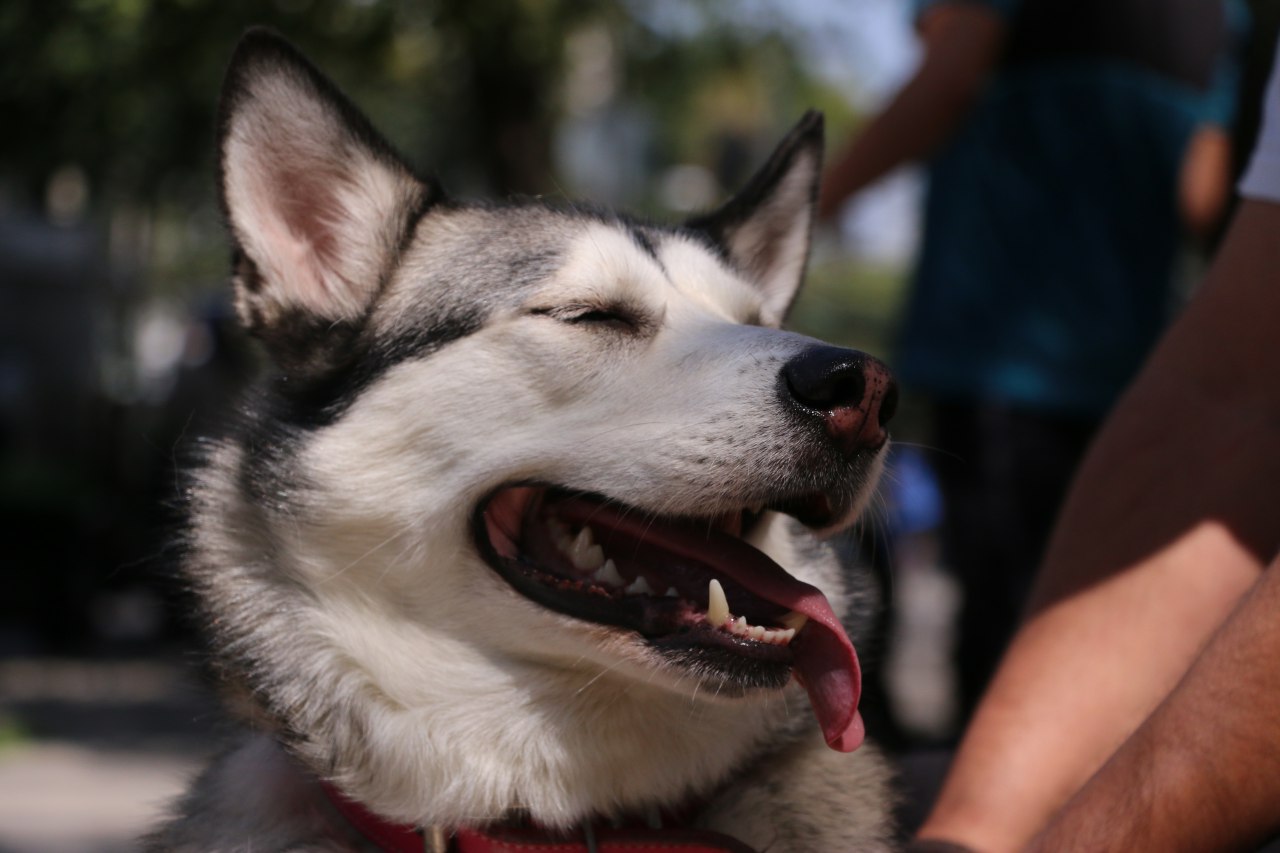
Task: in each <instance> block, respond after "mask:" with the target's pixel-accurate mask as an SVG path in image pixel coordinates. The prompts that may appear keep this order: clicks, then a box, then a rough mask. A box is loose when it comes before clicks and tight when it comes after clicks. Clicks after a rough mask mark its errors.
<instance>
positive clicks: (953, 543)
mask: <svg viewBox="0 0 1280 853" xmlns="http://www.w3.org/2000/svg"><path fill="white" fill-rule="evenodd" d="M934 417H935V426H936V430H937V433H936V436H935V443H936V445H937V446H938V448H939V449H940V450H941V451H942V452H941V453H940V454H937V455H936V456H934V461H935V462H936V468H937V475H938V480H939V485H940V487H941V489H942V494H943V499H944V502H945V514H944V520H943V526H942V560H943V563H944V564H945V565H946V566H947V567H948V568H949V569H950V570H951V571H952V572H953V573H954V575H955V577H956V579H957V580H958V581H959V584H960V587H961V590H962V593H963V603H962V605H961V613H960V620H959V625H958V636H957V644H956V650H955V661H956V670H957V675H958V679H959V691H960V712H961V720H960V721H961V722H962V723H963V722H967V721H968V719H969V716H970V715H971V714H972V712H973V709H974V706H975V705H976V704H977V701H978V699H979V698H981V696H982V692H983V690H984V689H985V688H986V685H987V682H988V681H989V680H990V678H991V676H992V674H993V673H994V671H995V668H996V665H997V664H998V663H999V661H1000V657H1001V655H1002V654H1003V653H1004V649H1005V646H1006V645H1008V642H1009V639H1010V638H1011V636H1012V635H1013V632H1014V629H1015V628H1016V627H1017V624H1018V621H1019V619H1020V617H1021V615H1022V610H1023V607H1024V606H1025V604H1026V600H1027V595H1028V593H1029V591H1030V587H1031V583H1032V580H1033V579H1034V577H1035V572H1036V570H1037V568H1038V567H1039V564H1040V559H1041V557H1042V556H1043V552H1044V548H1045V544H1046V542H1047V540H1048V537H1049V534H1050V532H1051V530H1052V527H1053V523H1054V519H1055V517H1056V516H1057V513H1058V508H1059V506H1060V504H1061V503H1062V498H1063V496H1064V494H1065V492H1066V489H1067V487H1068V486H1069V485H1070V482H1071V478H1072V476H1073V474H1074V472H1075V470H1076V467H1077V465H1078V464H1079V462H1080V458H1081V457H1082V456H1083V455H1084V451H1085V449H1086V448H1087V446H1088V443H1089V440H1090V438H1091V437H1092V435H1093V433H1094V431H1095V430H1096V428H1097V426H1098V421H1097V420H1096V419H1081V418H1078V417H1064V416H1060V415H1054V414H1046V413H1042V412H1036V411H1032V410H1028V409H1019V408H1015V407H1011V406H1006V405H999V404H992V403H968V402H957V401H947V402H940V403H939V404H937V405H936V407H935V413H934Z"/></svg>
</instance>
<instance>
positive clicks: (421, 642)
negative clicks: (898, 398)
mask: <svg viewBox="0 0 1280 853" xmlns="http://www.w3.org/2000/svg"><path fill="white" fill-rule="evenodd" d="M219 133H220V141H219V144H220V183H221V200H222V205H223V210H224V213H225V216H226V220H227V222H228V224H229V228H230V231H231V234H232V237H233V240H234V244H235V255H234V286H235V300H236V308H237V311H238V314H239V316H240V318H241V320H242V322H243V324H244V326H245V327H246V328H247V329H248V331H249V332H250V333H252V334H253V335H254V336H256V337H257V338H258V339H259V340H260V341H261V342H262V344H263V345H264V346H265V349H266V350H267V352H268V354H269V356H270V357H271V359H272V362H273V364H274V367H275V373H274V375H273V376H271V377H269V378H268V379H267V380H265V381H264V382H263V383H262V384H261V385H260V386H259V387H258V388H257V390H256V392H255V394H254V395H253V397H252V400H251V402H250V404H249V405H247V406H246V407H245V410H244V417H243V419H242V422H241V423H239V425H238V428H237V429H236V430H234V431H233V434H232V435H231V436H230V437H228V438H226V439H223V440H221V441H219V442H217V443H216V444H214V445H212V446H211V447H210V448H209V449H208V453H207V458H206V459H205V460H204V463H203V465H202V467H201V469H200V470H199V471H198V472H197V474H196V476H195V478H194V479H193V484H192V487H191V489H190V490H189V493H188V495H187V500H188V501H189V504H190V506H189V509H190V519H191V521H190V529H189V536H188V540H189V541H188V546H189V555H188V558H187V564H186V569H185V571H186V575H187V578H188V580H189V581H190V583H191V586H192V587H193V589H194V591H195V594H196V596H197V599H198V601H199V605H200V611H201V616H202V619H203V622H204V624H205V626H206V628H207V631H208V635H209V640H210V644H211V647H212V657H213V662H214V666H215V669H216V671H217V673H218V674H219V676H220V677H221V679H222V680H223V681H225V683H226V686H227V688H228V690H229V692H230V695H231V698H232V700H233V701H232V706H233V708H235V709H236V710H237V711H238V712H239V714H240V716H241V717H242V718H243V721H244V724H245V729H246V733H245V734H244V735H243V736H242V737H241V739H240V740H239V741H238V742H237V743H236V744H235V745H234V746H233V747H232V748H231V749H230V750H229V751H228V752H226V753H225V754H224V755H222V756H221V757H220V758H219V759H217V760H216V761H215V762H214V763H213V764H212V765H211V766H210V767H209V768H208V769H207V770H206V771H205V772H204V773H203V774H202V775H201V776H200V778H199V779H198V780H196V781H195V783H194V784H193V786H192V788H191V790H190V791H189V792H188V794H187V795H186V796H185V798H184V799H183V801H182V802H181V803H180V804H179V806H178V814H177V816H176V817H174V818H173V819H172V820H171V821H169V822H168V823H167V824H165V825H164V826H162V827H161V828H159V829H158V830H157V831H156V832H155V833H154V834H153V835H152V836H151V837H150V838H149V839H148V843H149V844H150V846H151V849H155V850H184V851H230V850H244V851H248V850H253V851H282V850H326V851H334V850H364V849H377V848H378V846H381V848H383V849H402V847H401V846H398V845H399V844H400V843H399V841H397V840H396V839H397V838H409V839H411V841H410V842H409V846H416V849H419V850H421V849H424V845H425V849H429V850H430V849H437V850H455V849H456V850H467V851H470V850H530V851H531V850H556V851H570V850H579V849H581V850H599V851H602V853H603V851H614V850H616V851H621V850H641V849H643V850H672V851H675V850H690V851H692V850H734V851H742V850H753V849H754V850H759V851H764V850H768V851H771V853H785V852H786V851H822V853H833V851H846V850H849V851H852V850H881V849H885V847H886V846H887V845H888V844H889V839H890V837H891V833H890V827H889V819H888V812H889V797H888V794H887V786H886V778H887V770H886V765H885V762H884V761H883V759H882V758H880V757H879V756H878V755H876V754H875V752H874V751H873V750H872V749H871V748H863V749H861V750H859V751H857V752H855V753H853V754H847V753H849V752H851V751H852V750H854V749H855V748H856V747H858V746H859V744H860V742H861V740H862V736H863V732H862V723H861V718H860V717H859V715H858V712H857V702H858V694H859V685H860V675H859V669H858V661H857V657H856V655H855V653H854V648H853V644H852V642H851V640H850V635H849V634H848V633H846V629H845V628H844V627H842V620H844V622H845V623H847V624H849V625H850V626H851V627H850V629H849V631H850V632H851V633H852V635H853V637H854V638H855V639H857V638H859V637H860V636H861V632H860V631H859V628H862V629H863V630H864V631H865V627H866V625H867V624H868V622H869V619H870V615H869V614H870V609H871V608H872V606H873V601H872V599H873V595H872V593H871V590H870V585H869V584H868V581H867V578H866V576H865V575H863V574H860V573H858V572H857V571H854V570H851V569H847V568H843V567H842V564H841V562H840V561H839V560H838V559H837V551H838V549H837V548H836V547H834V546H833V545H832V544H830V543H829V542H828V541H825V540H824V539H820V538H818V537H816V536H815V535H814V533H815V532H817V533H821V534H824V535H826V534H831V533H835V532H837V531H840V530H841V529H843V528H845V527H847V526H848V525H849V524H850V523H852V521H853V520H854V519H855V517H856V516H857V515H858V514H859V512H860V511H861V510H862V509H863V508H864V507H865V506H866V505H867V503H868V500H869V497H870V494H871V491H872V489H873V487H874V484H875V481H876V479H877V477H878V475H879V472H880V468H881V465H882V460H883V456H884V453H885V448H886V445H887V440H888V437H887V433H886V430H885V422H886V421H887V420H888V418H889V417H890V415H891V413H892V409H893V406H894V399H895V391H894V388H893V382H892V379H891V378H890V376H889V373H888V371H887V370H886V369H885V368H884V367H883V365H881V364H880V363H879V362H878V361H876V360H874V359H872V358H870V357H869V356H866V355H864V354H862V353H859V352H856V351H852V350H847V349H841V348H837V347H833V346H829V345H826V344H823V343H820V342H818V341H815V340H813V339H810V338H807V337H803V336H801V335H797V334H793V333H789V332H785V331H781V330H780V329H779V328H778V327H779V325H780V324H781V322H782V320H783V318H784V317H785V315H786V313H787V310H788V307H789V306H790V304H791V302H792V300H793V298H794V296H795V294H796V290H797V288H798V287H799V285H800V281H801V278H802V276H803V272H804V266H805V263H806V257H807V253H808V245H809V235H810V228H811V222H812V217H813V213H812V208H813V204H814V200H815V196H816V192H817V182H818V178H819V174H820V169H821V154H822V119H821V116H820V115H818V114H816V113H811V114H809V115H806V116H805V117H804V118H803V119H802V120H801V121H800V123H799V124H798V125H797V127H796V128H795V129H794V130H793V131H792V132H791V134H790V135H789V136H787V137H786V139H785V140H784V141H783V142H782V143H781V145H780V147H779V148H778V149H777V151H776V152H775V153H774V154H773V156H772V158H771V159H770V160H769V161H768V163H767V164H766V165H765V166H764V167H763V169H762V170H761V171H760V172H759V173H758V174H757V175H756V176H755V177H754V178H753V179H752V181H751V182H750V183H749V185H748V186H747V187H746V189H745V190H744V191H742V192H741V193H740V194H739V195H738V196H737V197H735V198H734V199H732V200H731V201H729V202H728V203H727V204H725V205H724V206H723V207H722V208H720V209H719V210H717V211H715V212H712V213H710V214H708V215H704V216H700V217H698V218H695V219H693V220H691V221H688V222H685V223H683V224H681V225H678V226H662V225H655V224H650V223H646V222H641V221H639V220H636V219H631V218H627V217H624V216H620V215H617V214H613V213H609V212H602V211H599V210H587V209H582V208H578V207H573V208H569V209H556V208H555V207H553V206H551V205H548V204H545V203H542V202H539V201H527V202H517V203H512V204H509V205H505V206H490V205H477V204H464V203H460V202H457V201H454V200H452V199H451V198H449V197H448V196H446V195H445V194H444V193H443V192H442V191H441V189H440V187H439V186H438V185H437V184H436V183H434V182H433V181H429V180H424V179H422V178H419V177H417V176H415V174H414V173H413V172H412V171H411V170H410V168H409V167H407V166H406V165H405V164H404V162H403V161H402V160H401V159H400V158H399V157H398V156H397V155H396V154H395V153H394V152H393V151H392V149H391V147H390V146H389V145H388V144H387V143H386V142H385V141H383V139H382V138H381V137H380V136H378V135H377V133H376V132H375V131H374V130H373V128H372V127H371V126H370V124H369V122H368V121H367V120H366V119H365V118H364V117H363V116H362V115H361V114H360V113H359V112H357V111H356V109H355V108H354V107H353V106H352V105H351V104H350V103H349V102H348V101H347V100H346V99H345V98H344V97H343V96H342V95H341V94H340V93H339V92H338V90H337V89H336V88H335V87H334V85H333V84H332V83H330V82H329V81H328V80H327V79H326V78H324V77H323V76H321V75H320V73H319V72H317V71H316V70H315V69H314V68H313V67H312V66H311V65H310V64H309V63H308V62H307V61H306V60H305V59H304V58H302V57H301V56H300V55H299V54H298V53H297V52H296V51H295V50H294V49H293V48H292V47H290V46H289V45H288V44H287V43H285V42H283V41H282V40H281V39H279V38H278V37H276V36H274V35H272V34H271V33H269V32H264V31H251V32H250V33H249V34H248V35H247V36H246V37H245V38H244V40H243V41H242V43H241V44H240V46H239V47H238V49H237V51H236V53H235V56H234V59H233V60H232V63H231V66H230V69H229V71H228V74H227V79H226V83H225V88H224V91H223V95H222V101H221V112H220V131H219ZM659 823H661V824H662V825H663V828H662V829H651V828H650V827H652V826H656V825H658V824H659ZM520 833H525V834H524V835H521V834H520ZM645 833H653V834H652V835H651V836H646V835H645ZM533 836H537V837H539V838H542V839H543V840H542V841H530V840H529V838H531V837H533ZM388 839H389V840H388ZM413 839H416V841H414V840H413ZM513 839H514V840H513ZM637 839H639V840H637ZM645 839H648V840H645ZM485 845H488V846H485ZM504 845H506V846H504ZM578 845H581V846H578ZM403 849H408V848H407V847H404V848H403Z"/></svg>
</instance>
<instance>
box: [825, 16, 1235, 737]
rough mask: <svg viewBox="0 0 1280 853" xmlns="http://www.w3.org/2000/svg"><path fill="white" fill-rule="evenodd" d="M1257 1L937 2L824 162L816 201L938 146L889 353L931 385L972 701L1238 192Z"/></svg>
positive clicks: (832, 201)
mask: <svg viewBox="0 0 1280 853" xmlns="http://www.w3.org/2000/svg"><path fill="white" fill-rule="evenodd" d="M1245 19H1246V15H1245V12H1244V8H1243V6H1241V5H1237V4H1234V3H1230V2H1217V0H925V1H924V2H921V3H918V4H917V25H918V29H919V32H920V35H921V39H922V41H923V44H924V55H923V58H922V61H921V64H920V67H919V68H918V70H917V71H916V73H915V75H914V76H913V77H912V78H911V79H910V80H909V81H908V82H907V83H906V84H905V86H904V87H903V88H902V90H901V91H900V92H899V93H898V94H897V96H896V97H895V98H893V99H892V100H891V102H890V103H889V105H888V106H887V107H886V108H885V109H884V111H883V112H882V113H881V114H879V115H878V116H876V117H875V118H874V119H873V120H872V121H871V122H870V123H869V124H868V125H867V126H866V128H865V129H864V130H863V131H862V132H861V133H860V134H859V135H858V136H857V137H856V138H855V139H854V140H853V141H852V142H851V144H850V145H849V146H848V147H847V148H846V149H845V150H844V152H843V154H842V156H840V157H838V158H837V159H836V161H835V163H834V165H833V166H832V168H831V169H830V170H829V173H828V176H827V179H826V181H825V184H824V188H823V197H822V200H821V204H820V213H821V214H822V215H824V216H826V217H830V216H833V215H834V214H835V213H836V212H837V211H838V210H839V207H840V205H841V203H842V202H843V201H844V200H845V199H847V198H848V197H849V196H850V195H851V194H852V193H854V192H856V191H858V190H859V189H861V188H862V187H863V186H865V185H866V184H868V183H870V182H871V181H873V180H874V179H875V178H877V177H879V176H880V175H882V174H883V173H884V172H886V171H888V170H889V169H891V168H893V167H894V166H896V165H898V164H900V163H902V162H904V161H907V160H912V159H920V160H927V161H928V164H929V188H928V193H927V198H926V202H925V209H924V222H923V233H922V241H921V247H920V251H919V257H918V259H917V262H916V266H915V270H914V274H913V277H912V285H911V292H910V296H909V299H908V301H907V305H906V309H905V312H904V316H903V320H902V328H901V332H900V338H899V342H898V347H897V352H896V354H895V357H894V362H893V366H894V369H895V371H896V372H897V373H898V376H899V379H900V380H901V382H902V385H903V387H904V388H905V389H907V390H910V391H915V392H918V393H921V394H924V395H927V397H928V398H929V399H930V401H931V404H932V405H931V409H932V411H933V415H934V435H933V437H932V439H931V442H930V443H931V444H932V445H934V446H935V447H936V448H937V449H938V450H939V453H937V454H935V455H934V457H933V462H934V464H935V468H936V469H937V473H938V477H939V480H940V483H941V486H942V489H943V493H944V497H945V505H946V513H945V521H944V525H943V559H944V561H945V563H946V564H947V565H948V567H949V568H950V569H952V570H953V571H954V572H955V574H956V576H957V578H958V580H959V581H960V583H961V587H962V592H963V595H964V603H963V605H962V613H961V617H960V626H959V632H958V648H957V652H956V663H957V668H958V673H959V678H960V693H961V697H960V700H961V710H962V717H963V716H967V714H968V712H969V711H970V710H971V709H972V707H973V705H974V704H975V703H976V701H977V699H978V698H979V696H980V695H981V692H982V690H983V688H984V686H985V684H986V682H987V680H988V678H989V676H990V673H991V672H992V671H993V670H994V667H995V665H996V663H997V661H998V659H999V656H1000V654H1001V653H1002V651H1003V649H1004V646H1005V645H1006V643H1007V641H1008V638H1009V637H1010V636H1011V634H1012V632H1013V629H1014V627H1015V625H1016V623H1017V620H1018V617H1019V614H1020V611H1021V609H1022V607H1023V603H1024V601H1025V597H1026V594H1027V591H1028V589H1029V586H1030V582H1031V578H1032V575H1033V572H1034V569H1035V567H1036V565H1037V564H1038V562H1039V559H1040V555H1041V552H1042V551H1043V548H1044V543H1045V540H1046V539H1047V537H1048V533H1049V530H1050V528H1051V525H1052V522H1053V519H1054V517H1055V515H1056V512H1057V509H1058V506H1059V504H1060V502H1061V498H1062V494H1063V492H1064V491H1065V488H1066V485H1067V483H1068V482H1069V480H1070V477H1071V475H1072V473H1073V471H1074V470H1075V468H1076V466H1077V464H1078V462H1079V459H1080V457H1081V455H1082V454H1083V452H1084V449H1085V448H1086V446H1087V445H1088V442H1089V440H1090V438H1091V436H1092V434H1093V432H1094V430H1095V428H1096V427H1097V425H1098V424H1099V422H1100V421H1101V419H1102V417H1103V415H1104V414H1105V413H1106V412H1107V411H1108V410H1109V408H1110V407H1111V405H1112V404H1113V403H1114V402H1115V400H1116V399H1117V397H1118V396H1119V395H1120V393H1121V392H1122V391H1123V389H1124V388H1125V386H1126V385H1127V384H1128V382H1129V381H1130V379H1131V378H1132V377H1133V376H1134V374H1135V373H1136V371H1137V369H1138V367H1139V365H1140V364H1141V363H1142V361H1143V359H1144V357H1145V356H1146V355H1147V353H1148V352H1149V351H1150V349H1151V347H1152V345H1153V344H1154V343H1155V341H1156V340H1157V338H1158V337H1159V335H1160V333H1161V331H1162V330H1163V329H1164V327H1165V325H1166V322H1167V321H1168V319H1170V317H1171V309H1172V308H1173V305H1174V300H1173V293H1172V289H1171V287H1170V284H1171V280H1172V278H1173V271H1174V264H1175V260H1176V258H1177V255H1178V249H1179V246H1180V245H1181V242H1182V240H1183V238H1184V236H1185V235H1186V233H1187V231H1188V230H1189V231H1191V232H1192V233H1197V232H1200V233H1207V232H1209V231H1211V230H1212V229H1213V228H1214V227H1215V226H1216V224H1217V222H1218V220H1219V217H1220V215H1221V212H1222V210H1223V208H1224V207H1225V202H1226V200H1227V199H1228V197H1229V183H1230V179H1229V175H1230V167H1229V163H1228V155H1227V152H1228V151H1229V148H1230V144H1229V136H1228V132H1227V127H1228V125H1229V123H1230V121H1231V118H1232V112H1233V106H1234V97H1233V94H1234V91H1235V86H1236V80H1235V77H1236V73H1235V65H1234V62H1233V56H1234V52H1235V44H1236V43H1237V42H1238V40H1239V38H1240V35H1241V32H1242V29H1243V26H1244V22H1245Z"/></svg>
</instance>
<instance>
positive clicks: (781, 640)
mask: <svg viewBox="0 0 1280 853" xmlns="http://www.w3.org/2000/svg"><path fill="white" fill-rule="evenodd" d="M795 635H796V629H795V628H787V629H785V630H783V631H779V632H778V645H780V646H785V645H786V644H787V643H789V642H791V640H792V638H794V637H795Z"/></svg>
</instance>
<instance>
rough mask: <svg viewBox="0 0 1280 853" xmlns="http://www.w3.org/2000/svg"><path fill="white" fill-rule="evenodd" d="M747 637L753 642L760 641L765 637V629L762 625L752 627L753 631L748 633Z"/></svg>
mask: <svg viewBox="0 0 1280 853" xmlns="http://www.w3.org/2000/svg"><path fill="white" fill-rule="evenodd" d="M747 636H748V637H750V638H751V639H753V640H759V639H761V638H763V637H764V628H763V627H762V626H760V625H752V626H751V630H750V631H748V632H747Z"/></svg>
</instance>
